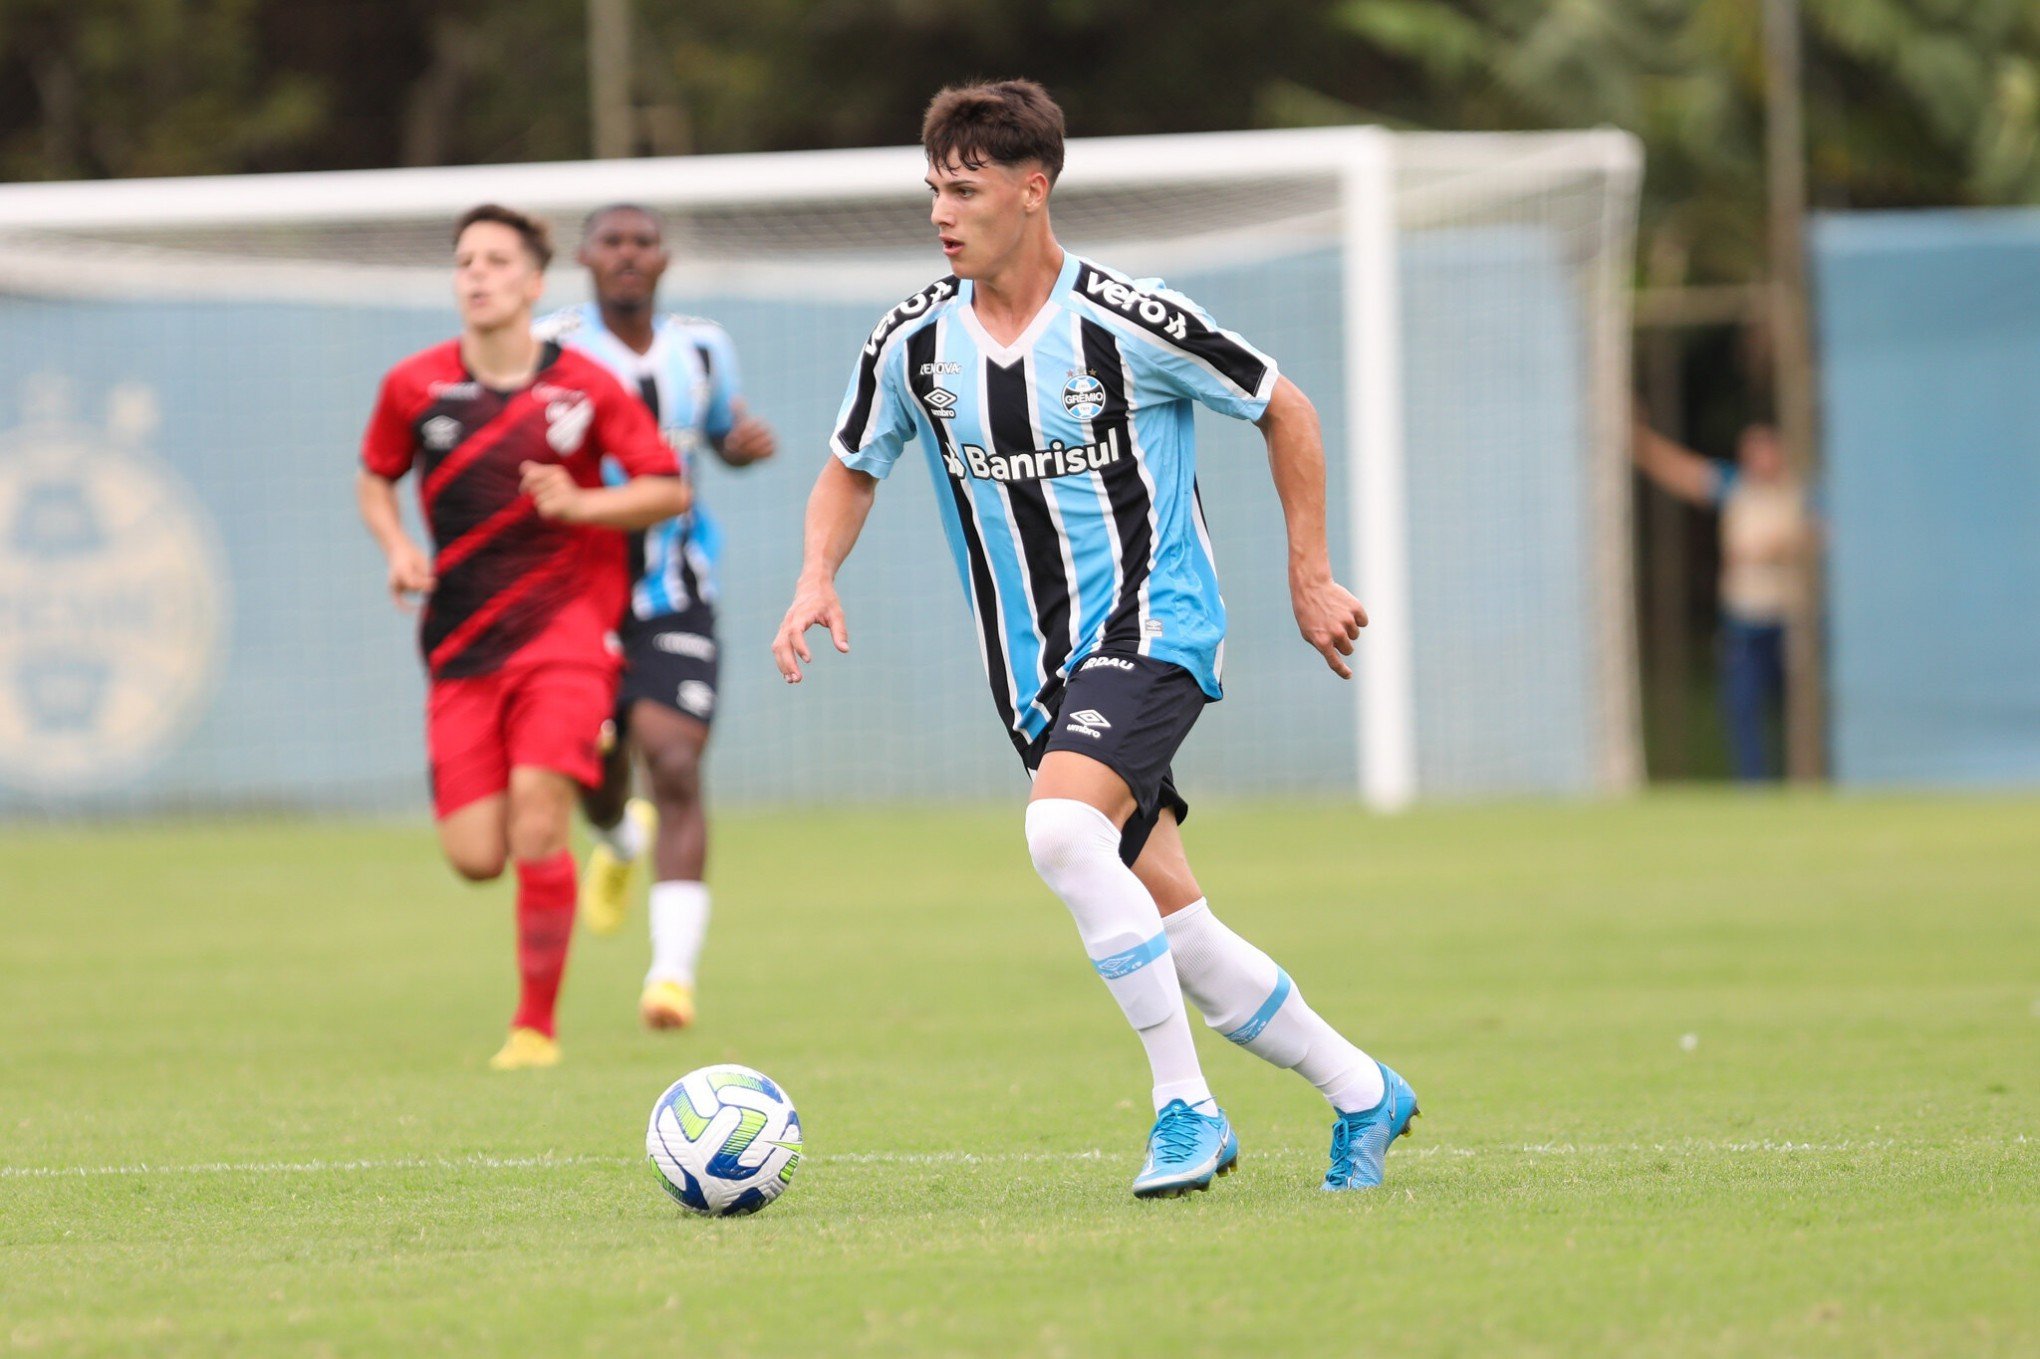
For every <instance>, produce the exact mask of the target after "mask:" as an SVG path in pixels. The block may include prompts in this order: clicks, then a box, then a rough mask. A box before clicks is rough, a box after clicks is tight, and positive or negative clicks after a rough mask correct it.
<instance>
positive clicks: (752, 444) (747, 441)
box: [717, 402, 779, 467]
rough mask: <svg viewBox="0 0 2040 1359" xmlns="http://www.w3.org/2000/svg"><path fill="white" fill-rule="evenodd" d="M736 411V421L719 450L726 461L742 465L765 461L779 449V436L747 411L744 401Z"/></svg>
mask: <svg viewBox="0 0 2040 1359" xmlns="http://www.w3.org/2000/svg"><path fill="white" fill-rule="evenodd" d="M736 412H737V418H736V423H735V424H732V425H731V426H730V432H729V433H728V434H725V435H723V438H722V444H721V446H720V447H719V448H718V450H717V451H718V452H720V453H721V454H722V458H723V461H724V462H726V463H729V464H730V465H731V466H732V467H742V466H744V465H746V464H747V463H754V462H763V461H765V459H767V458H769V457H771V456H772V455H773V454H774V453H777V452H778V451H779V436H778V435H776V434H774V433H773V432H772V426H770V425H768V424H766V423H765V422H764V421H763V420H760V419H759V418H758V417H757V416H755V415H752V414H750V413H749V412H748V411H746V410H745V409H744V405H743V403H742V402H738V403H737V407H736Z"/></svg>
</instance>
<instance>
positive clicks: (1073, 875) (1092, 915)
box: [1027, 798, 1211, 1110]
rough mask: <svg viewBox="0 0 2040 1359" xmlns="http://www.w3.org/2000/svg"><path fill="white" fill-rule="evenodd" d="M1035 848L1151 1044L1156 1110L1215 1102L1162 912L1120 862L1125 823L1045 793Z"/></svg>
mask: <svg viewBox="0 0 2040 1359" xmlns="http://www.w3.org/2000/svg"><path fill="white" fill-rule="evenodd" d="M1027 849H1028V852H1029V853H1030V854H1031V855H1032V856H1033V858H1034V868H1035V871H1036V872H1038V873H1040V874H1041V879H1042V881H1043V882H1045V883H1047V884H1048V885H1049V888H1050V890H1052V891H1053V892H1054V893H1055V894H1056V895H1057V896H1059V897H1061V898H1062V900H1063V904H1064V905H1065V906H1068V907H1069V908H1070V915H1071V916H1073V917H1075V919H1076V922H1077V935H1078V937H1079V938H1081V939H1082V940H1083V941H1084V952H1086V953H1088V954H1089V955H1090V957H1091V966H1092V967H1094V968H1096V969H1097V972H1098V975H1099V976H1100V977H1101V978H1103V979H1104V982H1105V988H1106V989H1107V990H1108V991H1110V992H1111V993H1112V998H1113V999H1114V1000H1116V1001H1118V1002H1119V1008H1120V1009H1121V1010H1123V1011H1124V1012H1125V1014H1126V1022H1127V1023H1129V1024H1131V1025H1133V1028H1134V1031H1135V1032H1136V1033H1138V1034H1139V1035H1140V1041H1141V1045H1142V1046H1143V1047H1145V1048H1146V1049H1147V1055H1148V1065H1149V1066H1150V1067H1151V1068H1153V1071H1154V1083H1155V1085H1154V1104H1155V1108H1156V1109H1157V1110H1160V1109H1161V1108H1162V1106H1163V1105H1165V1104H1167V1103H1168V1102H1169V1101H1170V1100H1174V1099H1180V1100H1182V1101H1184V1102H1185V1103H1187V1104H1190V1105H1193V1106H1194V1105H1198V1104H1201V1103H1203V1102H1204V1101H1206V1100H1208V1099H1210V1098H1211V1090H1210V1087H1208V1086H1206V1085H1205V1083H1204V1072H1203V1070H1202V1069H1201V1068H1200V1067H1199V1066H1198V1064H1197V1047H1196V1043H1195V1040H1193V1039H1192V1037H1191V1034H1190V1020H1189V1018H1188V1016H1187V1015H1185V1014H1184V1012H1183V996H1182V992H1181V990H1180V989H1179V988H1178V985H1177V981H1176V965H1175V961H1174V960H1173V959H1172V958H1171V957H1170V956H1169V936H1168V933H1167V932H1166V931H1165V930H1163V928H1162V920H1161V912H1159V911H1158V910H1156V909H1155V902H1154V898H1153V897H1150V896H1149V895H1148V894H1147V889H1146V888H1145V887H1142V886H1141V885H1140V879H1139V878H1136V877H1135V876H1133V870H1132V869H1130V868H1128V867H1127V866H1126V865H1125V864H1123V863H1121V862H1120V861H1119V828H1118V827H1116V826H1114V825H1113V824H1112V822H1111V821H1110V819H1108V818H1107V817H1106V816H1105V814H1104V813H1103V812H1101V811H1099V810H1098V809H1097V808H1095V807H1093V806H1091V805H1089V804H1088V803H1083V802H1077V801H1075V800H1073V799H1069V798H1042V799H1041V800H1039V801H1036V802H1030V803H1029V804H1027Z"/></svg>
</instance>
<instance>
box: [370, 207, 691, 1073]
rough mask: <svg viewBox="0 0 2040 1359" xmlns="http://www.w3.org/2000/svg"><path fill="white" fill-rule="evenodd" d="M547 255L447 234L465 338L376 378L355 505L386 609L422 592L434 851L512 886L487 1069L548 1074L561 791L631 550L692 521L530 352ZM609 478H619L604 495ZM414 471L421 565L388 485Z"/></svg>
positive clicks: (589, 379)
mask: <svg viewBox="0 0 2040 1359" xmlns="http://www.w3.org/2000/svg"><path fill="white" fill-rule="evenodd" d="M551 256H552V246H551V244H550V243H549V242H548V240H547V239H546V233H545V229H544V227H542V226H541V225H539V224H538V223H536V222H534V221H532V220H531V219H530V218H529V217H526V216H524V215H523V214H522V213H519V212H514V211H512V210H511V209H509V208H504V207H500V206H497V205H495V204H485V205H483V206H481V207H478V208H474V209H472V210H471V211H469V212H468V213H467V214H466V215H465V216H463V217H462V218H461V220H460V222H459V224H458V225H457V226H456V228H455V231H454V295H455V298H456V300H457V301H458V303H459V306H460V314H461V323H462V330H461V334H460V337H459V338H458V339H454V340H450V341H447V342H446V343H444V344H439V345H434V346H433V347H432V348H430V349H427V350H424V351H422V352H420V353H417V354H414V355H412V356H411V357H410V358H408V359H405V360H404V361H403V362H402V363H399V364H398V365H397V366H396V367H394V368H392V369H390V371H389V374H388V375H387V376H386V377H385V378H384V379H383V383H382V391H381V393H380V394H379V396H378V397H377V399H376V406H375V413H374V414H373V415H372V416H370V418H369V422H368V430H367V433H366V434H365V435H364V436H363V439H362V447H361V462H362V468H361V473H360V475H359V477H358V478H357V480H356V500H357V502H358V504H359V506H360V510H361V517H362V520H363V522H365V523H366V524H367V525H368V529H369V532H370V533H371V534H372V535H373V536H374V538H375V540H376V542H377V544H378V545H380V546H381V548H382V549H383V552H384V554H385V556H386V557H387V558H388V565H389V577H388V580H389V587H390V591H391V593H392V594H393V595H394V596H395V597H396V599H397V602H398V604H399V605H400V606H403V607H409V603H408V601H409V600H411V599H413V598H415V597H418V596H423V597H424V599H425V615H424V618H423V619H422V620H421V622H420V625H419V629H418V641H419V648H420V650H422V651H423V652H424V654H425V665H426V671H427V673H428V674H429V676H430V678H431V684H430V688H429V695H428V699H427V707H426V741H425V743H426V747H427V751H428V753H429V755H430V759H431V768H432V801H433V812H434V815H435V816H436V817H437V819H438V822H439V841H440V847H441V849H442V850H443V851H444V852H445V854H446V858H447V862H449V863H450V864H452V865H453V867H454V870H455V871H456V872H458V873H459V874H460V875H461V876H462V877H465V878H468V879H471V880H473V881H477V882H482V881H487V880H489V879H492V878H495V877H498V876H500V875H501V874H502V872H503V867H504V864H505V862H506V861H509V862H514V863H515V864H516V868H517V969H518V976H519V979H520V981H521V984H522V989H521V991H520V993H519V997H518V1003H517V1010H516V1013H515V1014H514V1015H513V1016H512V1018H511V1021H510V1036H509V1039H508V1041H506V1042H505V1043H504V1045H503V1048H502V1050H501V1051H499V1052H498V1053H497V1054H496V1055H495V1056H494V1057H493V1058H491V1059H490V1065H492V1066H494V1067H496V1068H497V1069H499V1070H513V1069H517V1068H521V1067H542V1066H551V1065H553V1064H554V1063H555V1062H557V1061H558V1060H559V1044H558V1042H557V1040H556V1038H555V1034H554V1020H553V1016H554V1007H555V1005H556V1003H557V1001H558V997H559V988H560V978H561V976H562V974H563V973H564V972H565V969H566V963H567V945H568V943H569V942H570V940H571V938H572V935H573V925H574V858H573V855H572V854H571V853H569V852H568V849H567V831H568V825H569V822H570V820H571V817H572V815H573V802H574V785H575V784H576V783H580V784H583V785H591V784H594V783H596V782H598V781H599V780H600V778H601V755H600V751H599V743H600V739H601V733H602V727H603V724H604V723H606V722H607V721H608V720H609V716H610V713H611V712H612V711H613V710H614V708H615V705H616V673H617V648H616V639H615V633H614V629H615V627H616V621H617V619H618V618H620V617H622V615H623V606H624V598H625V594H626V592H627V590H628V588H629V578H628V577H627V576H626V574H625V562H624V558H625V553H624V533H626V532H629V531H632V530H636V529H642V528H645V527H647V526H649V525H651V524H655V523H657V522H659V521H660V520H662V519H668V518H670V517H672V516H673V515H675V514H681V513H685V511H686V509H687V505H688V491H687V485H686V483H685V482H684V481H683V480H682V479H681V476H680V467H679V464H678V462H677V461H676V460H675V458H674V456H673V450H672V449H670V448H668V447H667V446H666V443H665V441H664V440H663V439H661V438H660V437H659V431H658V428H657V426H655V425H654V424H653V423H652V419H651V416H650V415H649V414H648V413H647V412H646V410H645V408H644V406H643V404H642V403H641V402H639V401H638V400H637V399H636V398H635V397H633V396H630V395H628V394H626V393H625V392H624V390H623V389H622V388H621V387H620V386H618V385H617V382H616V379H615V378H613V377H611V376H610V375H609V374H608V372H607V371H605V370H604V369H603V368H602V367H601V366H600V365H599V364H596V363H594V362H592V361H591V360H589V359H587V358H584V357H582V356H581V355H579V354H574V353H568V352H566V351H563V350H561V349H560V347H559V346H558V345H556V344H550V343H545V342H542V341H540V340H539V339H538V338H537V337H536V336H534V335H533V334H532V329H531V309H532V306H533V305H534V304H535V303H536V302H537V301H538V297H539V294H540V293H541V292H542V291H543V289H544V287H545V266H546V262H547V261H548V260H549V259H550V258H551ZM605 460H609V461H613V462H615V463H616V464H618V465H620V466H621V467H622V468H623V469H624V471H625V472H627V473H628V474H629V478H628V480H627V481H625V482H624V483H623V484H622V485H616V486H605V485H604V484H603V476H602V465H603V463H604V461H605ZM414 470H415V471H416V472H417V474H418V499H419V503H420V505H421V506H422V507H423V509H424V511H425V520H426V523H427V525H428V526H429V527H430V529H431V531H432V541H433V544H434V546H435V549H436V551H435V555H434V556H433V557H432V559H431V560H429V561H428V560H427V558H426V555H425V553H424V552H423V551H421V550H420V549H419V547H418V545H417V544H416V543H414V542H412V541H411V538H410V535H409V534H408V533H407V532H406V531H405V529H404V523H403V519H402V516H401V515H400V514H399V512H398V509H397V492H396V483H397V481H398V480H399V479H401V478H402V477H404V476H405V475H406V474H408V473H410V472H412V471H414Z"/></svg>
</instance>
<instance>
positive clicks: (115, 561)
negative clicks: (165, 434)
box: [0, 373, 227, 796]
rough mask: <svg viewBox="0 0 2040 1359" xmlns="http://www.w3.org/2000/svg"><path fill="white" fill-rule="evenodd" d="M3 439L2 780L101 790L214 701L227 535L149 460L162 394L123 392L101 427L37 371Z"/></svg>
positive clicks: (122, 780)
mask: <svg viewBox="0 0 2040 1359" xmlns="http://www.w3.org/2000/svg"><path fill="white" fill-rule="evenodd" d="M22 397H23V399H22V421H21V423H20V424H19V425H18V426H16V427H15V428H13V429H8V430H4V431H0V784H4V785H7V786H10V787H13V788H16V789H19V790H21V791H23V792H27V793H30V794H44V795H50V794H54V795H59V796H62V795H67V794H81V793H92V792H99V791H105V790H108V789H113V788H118V787H121V786H122V785H124V784H127V783H129V782H132V781H133V780H134V779H136V778H137V777H139V776H140V775H142V774H144V773H145V772H147V770H148V769H149V767H150V766H151V765H153V764H154V763H155V762H156V761H157V760H159V759H161V758H162V757H163V755H165V754H166V753H167V752H168V751H169V750H170V749H171V748H172V747H173V746H174V745H175V743H176V741H177V739H178V738H179V737H180V736H181V735H182V734H183V733H184V732H185V731H186V730H187V729H188V728H189V727H190V725H191V723H192V722H193V720H194V719H195V718H196V717H197V716H198V715H200V714H201V713H202V712H203V711H204V710H205V708H206V706H207V704H208V703H209V702H210V700H211V698H212V695H213V692H214V688H215V682H216V674H217V662H218V658H219V655H220V651H221V646H222V641H223V636H222V634H223V631H224V627H225V620H226V617H227V578H226V571H225V568H224V565H223V554H222V552H221V549H220V544H219V537H218V534H217V533H216V532H215V531H214V529H213V526H212V523H211V521H210V520H209V519H208V517H207V515H206V513H205V511H204V509H203V508H202V507H201V506H200V504H199V503H198V500H197V498H196V497H195V496H194V495H193V494H192V493H191V491H190V489H189V488H188V487H187V486H186V485H185V484H184V482H183V481H182V480H181V479H180V478H179V477H178V476H177V474H176V473H175V472H174V471H173V470H172V469H171V468H170V467H169V466H168V465H167V464H165V463H164V462H162V461H161V460H160V459H158V458H157V457H155V456H154V455H153V454H151V453H150V452H149V444H150V442H151V440H152V439H153V437H154V435H155V432H156V423H157V407H156V397H155V393H154V392H153V391H152V390H151V389H149V388H148V387H145V386H141V385H139V384H127V385H122V386H117V387H114V388H113V389H112V390H111V391H110V392H109V394H108V397H107V402H106V408H105V411H104V412H103V420H104V424H103V425H98V426H95V425H93V424H90V423H87V422H86V420H84V419H82V418H80V416H79V413H78V412H77V411H76V409H75V406H74V400H73V395H72V388H71V385H70V383H69V381H68V380H67V379H65V378H63V377H61V376H59V375H56V374H51V373H40V374H36V375H34V376H32V377H30V378H29V379H28V380H27V384H26V386H25V388H24V390H23V393H22Z"/></svg>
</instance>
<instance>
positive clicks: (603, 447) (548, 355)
mask: <svg viewBox="0 0 2040 1359" xmlns="http://www.w3.org/2000/svg"><path fill="white" fill-rule="evenodd" d="M605 456H606V457H610V458H614V459H615V460H616V462H617V463H618V465H620V466H621V467H622V468H623V469H624V470H625V471H627V472H629V473H630V474H631V475H632V476H666V477H671V476H678V475H680V469H679V466H678V464H677V463H676V461H675V458H674V454H673V450H672V449H671V448H670V447H669V446H668V445H667V444H666V441H665V440H664V439H662V438H660V437H659V431H658V428H657V427H656V426H655V425H654V424H653V422H652V417H651V414H650V412H649V411H647V410H646V409H645V405H644V403H643V402H642V401H639V400H638V399H637V398H636V397H634V396H630V395H628V394H626V393H625V392H624V390H623V388H622V387H621V386H619V385H618V384H617V381H616V379H615V378H613V377H611V376H610V375H609V373H608V372H607V371H606V370H605V369H604V368H603V367H602V366H601V365H600V364H598V363H596V362H594V361H593V360H592V359H589V358H587V357H585V356H583V355H580V354H576V353H573V352H571V351H565V350H562V349H560V348H559V346H557V345H552V344H548V345H546V346H545V349H544V351H543V353H542V354H541V355H540V358H539V366H538V371H537V372H536V373H535V374H534V375H533V376H532V378H531V380H530V381H529V382H527V383H526V384H525V385H524V386H522V387H519V388H517V389H516V390H514V391H497V390H494V389H493V388H490V387H488V386H485V385H484V384H483V383H481V382H479V381H477V380H476V378H475V376H474V374H473V373H471V372H469V371H468V369H467V365H466V364H465V363H463V362H462V360H461V356H460V342H459V341H458V340H449V341H447V342H446V343H445V344H441V345H435V346H434V347H432V348H431V349H427V350H425V351H424V352H422V353H419V354H414V355H412V356H411V357H410V358H408V359H405V360H404V361H403V362H402V363H400V364H398V365H397V366H396V367H394V368H392V369H390V371H389V373H388V374H387V375H386V376H385V377H384V378H383V383H382V392H381V394H380V396H379V397H378V398H377V400H376V406H375V414H374V415H372V416H371V417H370V418H369V422H368V432H367V433H366V434H365V435H364V436H363V438H362V444H361V461H362V464H363V465H364V466H365V467H367V469H368V470H369V471H371V472H373V473H375V474H376V475H377V476H380V477H386V478H388V479H390V480H392V481H394V480H396V479H397V478H399V477H401V476H403V475H404V474H405V473H407V472H410V471H412V470H413V469H414V468H415V469H416V471H417V473H418V500H419V504H420V505H421V506H422V508H423V509H424V512H425V522H426V524H427V525H428V526H429V527H430V529H431V531H432V540H433V544H434V558H433V574H434V576H435V577H436V578H437V584H436V585H435V587H434V588H433V591H432V596H431V598H430V599H429V600H427V601H426V605H425V616H424V619H423V620H422V622H421V623H420V625H419V634H418V641H419V648H420V650H422V651H423V652H424V654H425V665H426V668H427V670H428V671H429V672H430V673H431V675H432V677H433V678H434V679H458V678H462V677H465V676H470V675H484V674H488V673H490V672H492V671H495V670H500V669H502V668H503V667H504V666H506V665H508V664H510V663H511V662H513V661H515V662H518V663H520V664H521V663H527V662H536V661H573V662H582V663H588V664H597V665H609V664H614V663H615V654H614V650H613V647H612V645H611V639H610V633H611V631H612V629H614V628H615V626H616V623H617V620H618V619H620V618H622V617H623V610H624V605H625V603H626V601H627V598H628V594H629V588H630V581H629V576H628V571H627V567H626V564H625V543H624V535H623V534H621V533H618V532H616V531H615V530H613V529H605V528H595V527H590V526H586V525H573V524H561V523H557V522H554V521H552V520H548V519H541V518H540V517H539V515H538V511H537V508H536V507H535V506H534V505H533V503H532V500H531V497H530V496H528V495H525V494H524V493H523V492H522V491H521V490H520V489H519V483H520V481H521V479H522V477H523V472H522V467H523V465H524V464H525V463H527V462H539V463H559V464H561V465H562V466H564V467H565V468H566V469H567V470H568V472H569V473H571V474H572V476H573V478H574V480H575V481H576V482H578V483H580V484H581V485H583V486H589V487H596V486H600V485H602V460H603V458H604V457H605Z"/></svg>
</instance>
